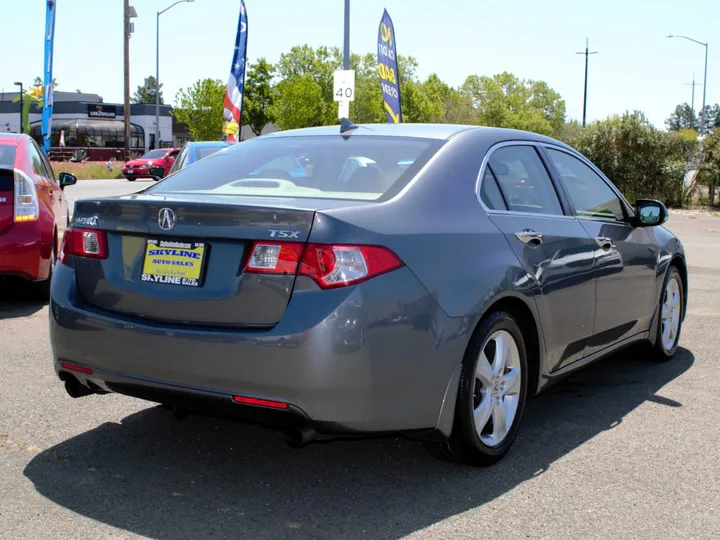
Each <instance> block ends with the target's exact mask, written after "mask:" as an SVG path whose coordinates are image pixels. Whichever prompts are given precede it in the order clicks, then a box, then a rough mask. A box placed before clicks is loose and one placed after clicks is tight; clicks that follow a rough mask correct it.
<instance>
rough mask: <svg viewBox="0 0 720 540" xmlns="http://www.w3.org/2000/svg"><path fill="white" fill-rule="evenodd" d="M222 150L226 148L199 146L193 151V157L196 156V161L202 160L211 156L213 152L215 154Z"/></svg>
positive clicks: (221, 146) (222, 146)
mask: <svg viewBox="0 0 720 540" xmlns="http://www.w3.org/2000/svg"><path fill="white" fill-rule="evenodd" d="M223 148H226V146H225V145H217V146H199V147H197V148H196V149H195V155H196V156H197V159H203V158H206V157H208V156H212V155H213V154H214V153H215V152H217V151H218V150H222V149H223Z"/></svg>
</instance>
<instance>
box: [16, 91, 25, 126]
mask: <svg viewBox="0 0 720 540" xmlns="http://www.w3.org/2000/svg"><path fill="white" fill-rule="evenodd" d="M15 86H19V87H20V133H22V132H23V105H24V103H23V98H24V95H23V83H21V82H16V83H15Z"/></svg>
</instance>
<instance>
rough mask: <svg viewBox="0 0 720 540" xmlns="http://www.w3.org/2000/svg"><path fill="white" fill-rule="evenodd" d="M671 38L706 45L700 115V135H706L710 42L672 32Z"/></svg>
mask: <svg viewBox="0 0 720 540" xmlns="http://www.w3.org/2000/svg"><path fill="white" fill-rule="evenodd" d="M667 37H669V38H683V39H687V40H688V41H692V42H693V43H697V44H698V45H702V46H703V47H705V76H704V77H703V104H702V112H701V116H700V136H701V137H702V136H703V135H705V116H706V115H705V96H706V95H707V63H708V43H703V42H702V41H698V40H697V39H693V38H691V37H687V36H674V35H672V34H670V35H668V36H667Z"/></svg>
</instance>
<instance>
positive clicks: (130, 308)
mask: <svg viewBox="0 0 720 540" xmlns="http://www.w3.org/2000/svg"><path fill="white" fill-rule="evenodd" d="M303 202H304V203H307V202H308V201H303ZM314 214H315V209H314V208H312V207H311V205H308V204H305V205H301V206H297V205H293V204H292V202H291V201H287V200H285V201H278V200H273V199H260V198H258V199H257V200H255V199H251V198H247V199H242V200H241V201H238V198H237V197H218V196H213V197H211V198H210V197H207V196H203V195H178V196H174V197H158V196H152V195H149V194H148V195H144V194H136V195H131V196H126V197H120V198H117V199H100V200H84V201H78V202H77V203H76V206H75V212H74V217H73V226H74V227H78V228H90V229H100V230H103V231H105V232H106V234H107V243H108V246H107V247H108V257H107V258H105V259H96V258H84V257H74V266H75V274H76V281H77V288H78V292H79V294H80V296H81V297H82V298H83V299H84V300H85V301H86V302H88V303H90V304H92V305H95V306H97V307H99V308H102V309H107V310H112V311H115V312H120V313H124V314H127V315H132V316H136V317H140V318H145V319H149V320H155V321H161V322H172V323H180V324H192V325H211V326H258V327H268V326H272V325H274V324H276V323H277V322H278V321H279V320H280V318H281V317H282V314H283V313H284V311H285V308H286V306H287V303H288V301H289V299H290V295H291V293H292V288H293V285H294V281H295V275H294V274H293V275H261V274H254V273H248V272H245V271H244V265H245V262H246V260H247V257H248V256H249V252H248V251H249V250H250V248H251V246H252V244H253V242H254V241H257V240H273V239H275V240H280V239H282V240H285V241H286V240H290V241H296V242H301V243H304V242H306V241H307V239H308V236H309V234H310V229H311V227H312V223H313V217H314ZM164 272H167V273H169V274H171V275H166V276H164V277H163V275H161V274H163V273H164ZM188 272H189V273H188ZM193 272H195V274H192V273H193ZM158 276H159V277H158ZM178 276H185V277H183V278H180V279H178ZM185 280H189V281H185ZM193 280H195V282H193Z"/></svg>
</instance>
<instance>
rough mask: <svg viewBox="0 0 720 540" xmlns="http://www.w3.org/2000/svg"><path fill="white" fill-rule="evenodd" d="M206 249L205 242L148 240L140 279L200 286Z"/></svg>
mask: <svg viewBox="0 0 720 540" xmlns="http://www.w3.org/2000/svg"><path fill="white" fill-rule="evenodd" d="M205 250H206V246H205V244H204V243H202V242H176V241H165V240H154V239H148V240H147V243H146V246H145V262H144V263H143V271H142V275H141V277H140V279H141V280H142V281H149V282H151V283H169V284H171V285H186V286H189V287H199V286H200V284H201V283H200V281H201V278H202V269H203V261H204V259H205Z"/></svg>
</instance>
